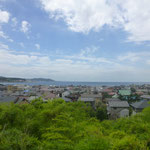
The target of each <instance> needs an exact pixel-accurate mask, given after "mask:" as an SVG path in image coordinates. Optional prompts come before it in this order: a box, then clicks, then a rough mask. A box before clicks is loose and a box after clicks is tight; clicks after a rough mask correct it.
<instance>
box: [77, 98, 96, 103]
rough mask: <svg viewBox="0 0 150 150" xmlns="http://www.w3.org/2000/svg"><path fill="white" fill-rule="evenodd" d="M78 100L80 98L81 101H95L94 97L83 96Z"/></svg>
mask: <svg viewBox="0 0 150 150" xmlns="http://www.w3.org/2000/svg"><path fill="white" fill-rule="evenodd" d="M79 100H81V101H83V102H94V101H95V99H94V98H83V97H81V98H80V99H79Z"/></svg>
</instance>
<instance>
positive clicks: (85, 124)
mask: <svg viewBox="0 0 150 150" xmlns="http://www.w3.org/2000/svg"><path fill="white" fill-rule="evenodd" d="M149 114H150V107H149V108H146V109H145V110H144V111H143V112H142V113H140V114H138V115H136V116H132V117H128V118H121V119H118V120H106V118H107V116H106V110H105V108H104V107H103V108H102V107H99V108H98V109H97V110H96V111H94V112H93V109H92V107H90V106H89V105H87V104H85V103H82V102H73V103H71V102H69V103H66V102H65V101H63V100H61V99H57V100H53V101H48V102H47V103H43V101H42V100H41V99H36V100H34V101H33V102H32V103H31V104H21V105H19V104H13V103H7V104H0V150H146V149H149V148H150V115H149Z"/></svg>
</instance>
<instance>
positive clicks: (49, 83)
mask: <svg viewBox="0 0 150 150" xmlns="http://www.w3.org/2000/svg"><path fill="white" fill-rule="evenodd" d="M0 84H4V85H17V84H24V85H30V86H32V85H50V86H69V85H73V86H79V85H81V86H120V85H126V86H127V85H131V84H136V85H142V84H150V82H71V81H48V82H46V81H38V82H0Z"/></svg>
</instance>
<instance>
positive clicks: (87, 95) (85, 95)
mask: <svg viewBox="0 0 150 150" xmlns="http://www.w3.org/2000/svg"><path fill="white" fill-rule="evenodd" d="M81 97H82V98H101V97H102V95H100V94H82V95H81Z"/></svg>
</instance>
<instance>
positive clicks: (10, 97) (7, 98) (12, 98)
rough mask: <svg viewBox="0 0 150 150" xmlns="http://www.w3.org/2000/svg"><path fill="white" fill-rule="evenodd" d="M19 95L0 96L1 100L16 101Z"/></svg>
mask: <svg viewBox="0 0 150 150" xmlns="http://www.w3.org/2000/svg"><path fill="white" fill-rule="evenodd" d="M16 99H17V97H14V96H2V97H0V102H14V101H15V100H16Z"/></svg>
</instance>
